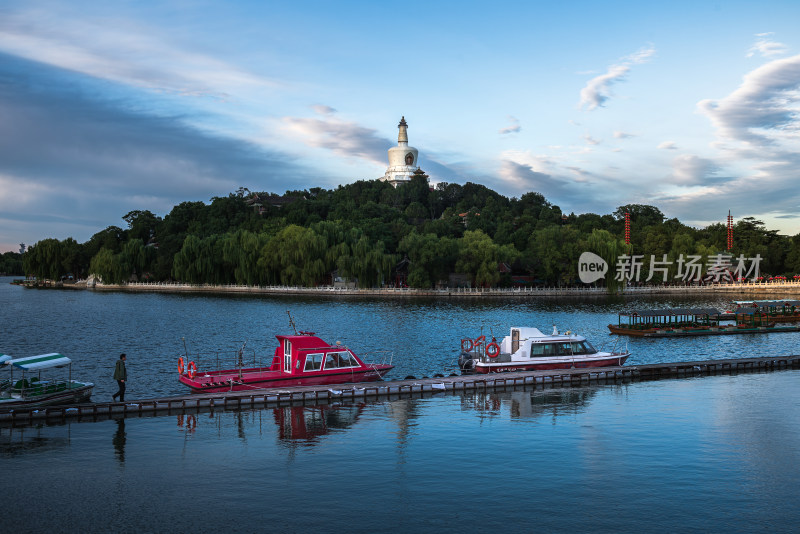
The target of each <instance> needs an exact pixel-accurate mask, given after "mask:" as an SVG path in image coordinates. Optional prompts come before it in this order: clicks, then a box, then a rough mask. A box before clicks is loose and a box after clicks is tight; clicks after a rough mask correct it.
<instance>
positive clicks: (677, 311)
mask: <svg viewBox="0 0 800 534" xmlns="http://www.w3.org/2000/svg"><path fill="white" fill-rule="evenodd" d="M719 314H720V311H719V310H718V309H716V308H671V309H668V310H635V311H629V312H620V315H629V316H631V317H677V316H681V315H692V316H695V317H699V316H703V315H719Z"/></svg>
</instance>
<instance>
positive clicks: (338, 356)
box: [325, 352, 359, 369]
mask: <svg viewBox="0 0 800 534" xmlns="http://www.w3.org/2000/svg"><path fill="white" fill-rule="evenodd" d="M358 366H359V365H358V362H357V361H356V359H355V358H353V355H352V354H350V353H349V352H329V353H327V354H326V355H325V369H340V368H342V367H358Z"/></svg>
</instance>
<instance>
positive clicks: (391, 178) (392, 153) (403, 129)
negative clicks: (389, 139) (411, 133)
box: [379, 116, 424, 187]
mask: <svg viewBox="0 0 800 534" xmlns="http://www.w3.org/2000/svg"><path fill="white" fill-rule="evenodd" d="M397 128H398V129H399V130H400V131H399V133H398V134H397V146H393V147H392V148H390V149H389V167H388V168H387V169H386V174H384V175H383V176H382V177H381V178H379V179H380V180H383V181H384V182H389V183H390V184H392V185H393V186H394V187H397V186H398V185H400V184H404V183H407V182H410V181H411V178H412V177H413V176H414V175H415V174H422V175H424V173H423V172H422V171H421V170H420V168H419V161H418V158H419V151H418V150H417V149H416V148H414V147H413V146H408V124H406V118H405V116H404V117H402V118H401V119H400V124H398V125H397Z"/></svg>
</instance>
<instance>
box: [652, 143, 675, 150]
mask: <svg viewBox="0 0 800 534" xmlns="http://www.w3.org/2000/svg"><path fill="white" fill-rule="evenodd" d="M656 148H660V149H662V150H677V149H678V145H676V144H675V142H674V141H664V142H662V143H659V145H658V147H656Z"/></svg>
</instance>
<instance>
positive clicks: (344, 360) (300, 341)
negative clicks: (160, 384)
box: [178, 332, 394, 393]
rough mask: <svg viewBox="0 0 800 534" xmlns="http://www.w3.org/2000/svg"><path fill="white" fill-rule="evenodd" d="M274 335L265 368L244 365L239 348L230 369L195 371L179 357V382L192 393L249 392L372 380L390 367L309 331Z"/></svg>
mask: <svg viewBox="0 0 800 534" xmlns="http://www.w3.org/2000/svg"><path fill="white" fill-rule="evenodd" d="M275 337H276V338H278V342H279V345H278V347H276V348H275V355H274V356H273V358H272V364H271V365H270V366H269V367H249V368H248V367H244V365H243V363H242V360H243V358H242V351H241V350H240V351H239V353H238V355H239V358H238V364H237V366H236V367H235V368H233V369H225V370H217V371H204V370H202V369H199V370H198V368H197V366H196V364H195V362H194V360H192V361H189V362H188V365H187V366H186V367H185V368H184V361H185V360H184V358H180V359H179V360H178V371H179V373H180V381H181V382H182V383H183V384H185V385H187V386H189V387H190V388H191V389H192V393H215V392H222V391H249V390H255V389H264V388H276V387H290V386H316V385H328V384H344V383H348V382H372V381H375V380H380V379H381V378H383V376H384V375H385V374H386V373H388V372H389V371H390V370H391V369H392V368H393V367H394V365H392V364H391V356H390V355H389V356H388V359H389V363H364V362H363V361H361V359H360V358H359V357H358V356H356V355H355V354H354V353H353V351H352V350H350V349H348V348H347V347H345V346H343V345H340V344H339V343H338V342H337V344H336V345H329V344H328V343H326V342H325V341H323V340H321V339H320V338H318V337H317V336H315V335H314V333H313V332H299V333H298V334H295V335H289V336H280V335H279V336H275ZM187 360H188V355H187ZM201 365H203V363H202V362H201Z"/></svg>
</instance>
